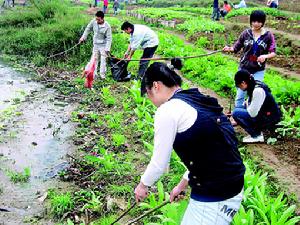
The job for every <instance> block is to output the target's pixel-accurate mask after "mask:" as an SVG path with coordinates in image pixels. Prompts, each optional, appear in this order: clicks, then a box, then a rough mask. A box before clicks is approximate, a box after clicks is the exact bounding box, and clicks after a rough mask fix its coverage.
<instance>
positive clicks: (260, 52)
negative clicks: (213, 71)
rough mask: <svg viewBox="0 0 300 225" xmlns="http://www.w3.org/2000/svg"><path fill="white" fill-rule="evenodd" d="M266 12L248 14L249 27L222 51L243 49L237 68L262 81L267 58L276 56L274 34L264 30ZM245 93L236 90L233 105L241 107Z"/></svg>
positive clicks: (259, 11)
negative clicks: (231, 45) (230, 45)
mask: <svg viewBox="0 0 300 225" xmlns="http://www.w3.org/2000/svg"><path fill="white" fill-rule="evenodd" d="M265 22H266V14H265V13H264V12H263V11H261V10H255V11H253V12H252V13H251V15H250V25H251V28H250V29H246V30H244V31H243V33H242V34H241V35H240V37H239V39H238V40H237V42H236V43H235V44H234V46H233V47H228V46H225V47H224V48H223V51H225V52H234V53H237V52H239V51H240V50H241V49H243V53H242V56H241V60H240V65H239V69H244V70H247V71H248V72H249V73H251V74H253V76H254V79H255V80H260V81H263V79H264V73H265V66H266V61H267V59H270V58H273V57H274V56H276V53H275V52H276V43H275V38H274V35H273V34H272V33H271V32H270V31H267V30H265V29H264V28H263V27H264V24H265ZM245 95H246V93H245V92H244V91H242V90H241V89H238V90H237V96H236V99H235V106H236V107H238V108H241V107H242V105H243V102H244V99H245Z"/></svg>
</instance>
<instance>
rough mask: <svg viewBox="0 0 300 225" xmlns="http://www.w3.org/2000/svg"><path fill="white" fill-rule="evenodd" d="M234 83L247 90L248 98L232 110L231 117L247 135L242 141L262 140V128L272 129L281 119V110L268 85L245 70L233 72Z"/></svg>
mask: <svg viewBox="0 0 300 225" xmlns="http://www.w3.org/2000/svg"><path fill="white" fill-rule="evenodd" d="M234 80H235V84H236V86H237V87H239V88H240V89H241V90H243V91H247V95H248V100H247V101H246V102H245V103H244V106H243V107H237V108H235V109H234V110H233V113H232V117H233V118H234V120H235V121H236V122H237V124H239V125H240V126H241V127H242V128H244V129H245V130H246V131H247V133H248V134H249V136H247V137H244V138H243V142H244V143H255V142H264V136H263V133H262V130H263V129H273V128H275V125H276V124H277V123H278V122H279V121H280V119H281V111H280V109H279V107H278V105H277V103H276V101H275V99H274V97H273V96H272V94H271V90H270V89H269V87H268V86H267V85H266V84H265V83H263V82H261V81H258V80H254V77H253V76H252V75H251V74H250V73H249V72H248V71H246V70H240V71H238V72H237V73H236V74H235V77H234Z"/></svg>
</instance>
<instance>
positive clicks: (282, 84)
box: [157, 31, 300, 137]
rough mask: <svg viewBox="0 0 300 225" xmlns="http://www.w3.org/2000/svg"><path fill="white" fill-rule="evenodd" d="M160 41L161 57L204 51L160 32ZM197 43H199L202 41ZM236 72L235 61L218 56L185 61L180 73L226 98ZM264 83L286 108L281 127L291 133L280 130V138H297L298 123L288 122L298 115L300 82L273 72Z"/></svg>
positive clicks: (188, 54) (174, 36)
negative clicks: (287, 136)
mask: <svg viewBox="0 0 300 225" xmlns="http://www.w3.org/2000/svg"><path fill="white" fill-rule="evenodd" d="M159 39H160V45H159V48H158V51H157V52H158V54H160V55H163V56H168V57H178V56H191V55H199V54H204V53H205V51H204V50H203V49H201V48H197V49H195V48H194V47H193V46H192V45H187V44H186V43H184V41H183V40H181V39H180V38H179V37H177V36H176V35H172V34H170V33H168V32H164V31H159ZM199 40H200V41H201V39H199ZM204 41H205V40H204ZM198 43H199V42H198ZM198 46H199V45H198ZM223 46H224V45H223ZM237 68H238V64H237V62H236V61H234V60H232V59H229V58H227V57H224V56H223V55H221V54H218V55H214V56H210V57H203V58H197V59H191V60H186V61H185V66H184V68H183V72H184V75H185V76H186V77H187V78H188V79H190V80H192V81H193V82H195V83H198V84H200V85H202V86H205V87H208V88H210V89H212V90H214V91H216V92H217V93H219V94H221V95H226V96H227V97H228V96H232V95H234V94H235V87H234V82H233V76H234V74H235V72H236V71H237ZM265 82H266V83H267V84H268V85H269V87H270V88H271V89H272V92H273V94H274V96H275V98H276V100H277V101H278V103H279V104H281V105H283V106H284V107H285V109H283V112H284V121H285V122H282V126H283V130H284V131H286V130H291V132H282V130H281V129H279V130H278V131H279V132H280V135H282V136H286V135H287V134H288V135H290V136H292V137H299V136H300V128H299V123H298V121H297V120H291V117H293V116H295V119H297V118H298V114H299V113H298V111H297V110H296V109H297V106H298V105H299V103H300V89H299V87H300V82H299V81H292V80H287V79H284V78H283V77H282V76H281V75H280V74H278V73H277V72H275V71H273V70H268V71H267V73H266V76H265ZM291 106H292V107H291ZM295 106H296V107H295ZM290 107H291V108H292V109H289V108H290ZM286 109H288V110H286ZM287 124H289V125H290V127H292V128H291V129H289V125H287Z"/></svg>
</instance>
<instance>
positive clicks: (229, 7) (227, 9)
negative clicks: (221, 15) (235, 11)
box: [223, 4, 231, 13]
mask: <svg viewBox="0 0 300 225" xmlns="http://www.w3.org/2000/svg"><path fill="white" fill-rule="evenodd" d="M223 9H225V10H226V11H227V12H228V13H229V12H230V10H231V6H230V5H229V4H224V6H223Z"/></svg>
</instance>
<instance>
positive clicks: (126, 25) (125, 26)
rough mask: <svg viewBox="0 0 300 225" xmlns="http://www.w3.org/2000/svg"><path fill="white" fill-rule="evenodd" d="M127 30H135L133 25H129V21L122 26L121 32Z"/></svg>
mask: <svg viewBox="0 0 300 225" xmlns="http://www.w3.org/2000/svg"><path fill="white" fill-rule="evenodd" d="M127 28H131V29H133V28H134V25H133V24H132V23H129V22H128V21H125V22H124V23H123V24H122V26H121V30H127Z"/></svg>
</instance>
